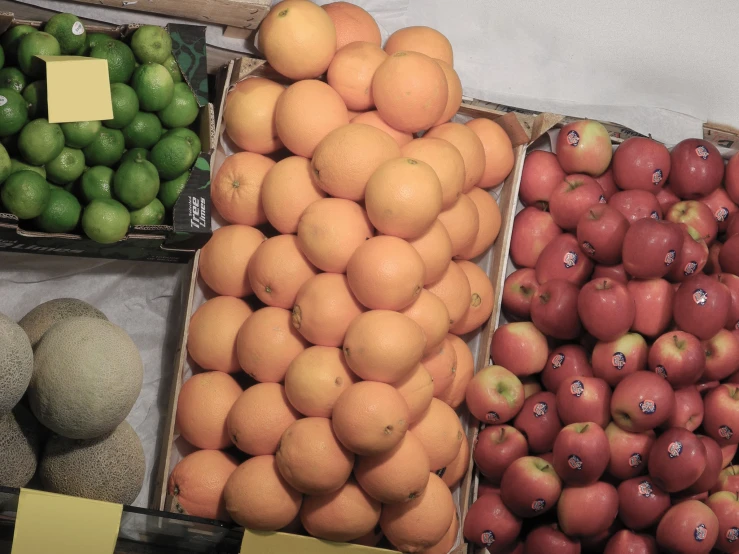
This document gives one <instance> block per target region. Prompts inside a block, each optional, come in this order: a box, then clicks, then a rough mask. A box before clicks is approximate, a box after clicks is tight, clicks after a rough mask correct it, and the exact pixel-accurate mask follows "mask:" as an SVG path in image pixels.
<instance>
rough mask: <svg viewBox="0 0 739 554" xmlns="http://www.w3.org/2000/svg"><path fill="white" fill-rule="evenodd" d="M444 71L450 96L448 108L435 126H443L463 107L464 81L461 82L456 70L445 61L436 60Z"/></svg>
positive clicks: (447, 100) (448, 95) (447, 102)
mask: <svg viewBox="0 0 739 554" xmlns="http://www.w3.org/2000/svg"><path fill="white" fill-rule="evenodd" d="M436 63H438V64H439V65H440V66H441V69H443V70H444V76H445V77H446V84H447V87H448V90H449V92H448V94H447V99H446V107H445V108H444V112H443V113H442V114H441V117H439V119H438V120H437V121H436V123H434V125H441V124H442V123H446V122H447V121H449V120H450V119H451V118H452V117H454V116H455V114H456V113H457V112H458V111H459V107H460V106H461V105H462V81H460V80H459V75H457V72H456V71H454V68H453V67H452V66H451V65H449V64H448V63H447V62H445V61H443V60H436Z"/></svg>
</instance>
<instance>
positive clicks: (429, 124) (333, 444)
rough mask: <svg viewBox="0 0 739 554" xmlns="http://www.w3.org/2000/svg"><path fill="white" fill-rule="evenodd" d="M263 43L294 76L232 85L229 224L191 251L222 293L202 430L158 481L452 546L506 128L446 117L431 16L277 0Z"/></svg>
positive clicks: (447, 70)
mask: <svg viewBox="0 0 739 554" xmlns="http://www.w3.org/2000/svg"><path fill="white" fill-rule="evenodd" d="M259 44H260V47H261V48H262V50H263V52H264V53H265V54H266V57H267V60H268V62H269V63H270V64H271V65H272V67H273V68H274V69H276V70H277V71H279V72H280V73H282V74H283V75H284V76H285V77H287V78H289V79H290V80H294V81H295V82H294V83H293V84H291V85H290V86H288V87H287V88H285V87H284V86H282V85H281V84H278V83H276V82H273V81H270V80H267V79H264V78H259V77H253V78H248V79H246V80H244V81H242V82H240V83H238V84H237V85H236V86H235V88H234V89H233V90H232V91H231V92H230V94H229V96H228V99H227V103H226V106H225V112H224V115H223V118H224V122H225V128H226V134H227V137H228V139H229V140H230V141H232V143H233V144H235V145H236V146H237V147H238V148H239V149H241V150H243V151H241V152H238V153H235V154H233V155H231V156H230V157H228V158H226V159H225V160H224V161H223V164H222V165H221V166H220V169H219V170H218V173H217V175H216V176H215V178H214V180H213V183H212V198H213V203H214V205H215V207H216V208H217V210H218V212H219V214H220V216H221V217H222V218H223V219H225V220H226V221H227V222H228V223H230V225H227V226H225V227H221V228H219V229H218V230H216V231H215V233H214V234H213V237H212V239H211V240H210V242H209V243H208V244H207V245H206V246H205V247H204V248H203V250H202V252H201V255H200V265H199V271H200V276H201V277H202V279H203V281H204V282H205V284H206V285H207V286H208V287H209V288H210V289H211V290H212V291H213V292H215V293H216V294H218V295H220V296H215V297H212V298H211V299H210V300H208V301H207V302H205V303H204V304H202V305H201V306H200V307H199V308H198V309H197V311H196V312H195V313H194V315H193V316H192V319H191V320H190V326H189V335H188V341H187V347H188V352H189V354H190V356H191V358H192V360H193V361H194V362H195V363H196V364H197V366H199V368H201V369H203V370H208V371H205V372H201V373H196V374H195V375H194V376H193V377H191V378H190V379H189V380H187V381H186V382H185V383H184V385H183V387H182V390H181V393H180V395H179V400H178V406H177V428H178V430H179V432H180V434H181V436H182V437H184V438H185V439H186V440H187V441H188V442H189V443H191V444H192V445H194V446H195V447H197V448H200V449H201V450H199V451H197V452H195V453H193V454H191V455H189V456H187V457H185V458H184V459H183V460H182V461H181V462H179V464H178V465H177V466H176V467H175V468H174V470H173V472H172V474H171V477H170V481H169V492H170V494H171V495H172V496H173V497H174V500H175V503H176V506H177V509H179V510H181V511H183V512H186V513H190V514H193V515H200V516H204V517H212V518H222V519H227V518H229V517H231V518H233V520H234V521H236V522H237V523H239V524H241V525H244V526H245V527H247V528H250V529H258V530H278V529H284V528H288V529H289V530H292V531H295V530H298V529H300V527H301V525H302V527H304V529H305V530H306V531H307V532H308V533H309V534H311V535H313V536H315V537H319V538H322V539H328V540H333V541H357V542H361V543H363V544H372V545H374V544H376V543H377V542H378V540H379V539H380V537H381V534H378V533H376V532H375V528H376V526H377V524H378V522H379V525H380V527H381V529H382V532H383V533H384V535H385V536H386V537H387V539H388V540H389V542H390V543H392V544H393V545H394V546H395V547H397V548H399V549H401V550H403V551H407V552H418V551H421V550H423V551H424V552H444V553H446V552H448V551H449V550H450V549H451V547H452V546H453V545H454V544H455V543H456V541H457V539H458V530H459V521H458V518H457V516H456V515H455V514H456V508H455V504H454V501H453V497H452V493H451V491H450V489H451V488H453V487H454V486H455V485H456V484H457V483H459V482H460V480H461V479H462V477H463V476H464V475H465V473H466V471H467V466H468V463H469V456H470V451H469V448H468V444H467V437H466V434H465V430H464V428H463V426H462V425H461V423H460V417H459V415H460V414H457V413H456V412H455V409H457V408H461V407H462V403H463V400H464V398H463V397H464V391H465V389H466V386H467V383H468V382H469V380H470V379H471V378H472V375H473V371H474V363H473V356H472V353H471V352H470V350H469V348H468V346H467V345H466V343H465V342H464V340H463V339H462V338H460V335H467V334H469V333H472V332H474V331H475V330H476V329H478V328H479V327H480V326H481V325H483V324H484V323H485V322H487V320H488V319H489V317H490V313H491V311H492V308H493V287H492V284H491V282H490V279H489V278H488V276H487V275H486V274H485V272H484V271H483V270H482V269H480V268H479V267H478V266H477V265H476V264H475V263H473V262H471V261H468V260H471V259H474V258H477V257H478V256H480V255H482V254H484V253H485V252H486V251H487V250H488V249H489V247H490V245H491V244H492V243H493V241H494V240H495V239H496V236H497V234H498V230H499V227H500V212H499V211H498V206H497V204H496V201H495V199H494V197H493V196H492V195H491V194H490V193H489V192H488V191H486V190H485V189H490V188H493V187H496V186H497V185H499V184H501V183H502V181H503V180H504V179H505V177H506V176H507V175H508V173H509V172H510V171H511V169H512V167H513V161H514V158H513V150H512V146H511V142H510V139H509V138H508V136H507V135H506V134H505V132H504V131H503V130H502V128H501V127H499V126H498V125H497V124H496V123H494V122H492V121H491V120H487V119H476V120H472V121H469V122H467V123H466V124H461V123H451V122H449V120H450V119H451V118H452V116H454V115H455V113H456V111H457V109H458V108H459V105H460V102H461V86H460V83H459V79H458V78H457V76H456V73H455V72H454V70H453V69H452V49H451V45H450V44H449V42H448V40H447V39H446V38H445V37H443V35H441V34H440V33H438V32H437V31H434V30H433V29H429V28H426V27H411V28H407V29H402V30H400V31H398V32H396V33H395V34H393V35H392V36H391V37H390V38H389V39H388V41H387V43H386V44H385V49H384V50H383V49H382V48H381V40H380V32H379V29H378V27H377V24H376V23H375V21H374V20H373V19H372V17H371V16H370V15H369V14H368V13H367V12H365V11H363V10H362V9H360V8H358V7H356V6H354V5H351V4H348V3H344V2H338V3H335V4H329V5H327V6H325V9H324V8H320V7H318V6H316V5H315V4H312V3H310V2H305V1H301V0H299V1H295V0H286V1H284V2H281V3H280V4H278V5H277V6H276V7H275V8H274V9H273V10H272V11H271V12H270V14H269V15H268V16H267V18H266V19H265V20H264V22H263V23H262V26H261V28H260V31H259ZM324 72H327V80H328V83H326V82H324V81H322V80H318V79H317V77H319V76H320V75H321V74H323V73H324ZM419 85H422V86H419ZM373 108H376V110H375V109H373ZM350 110H361V111H362V113H361V114H359V115H357V116H356V117H355V115H353V114H352V113H351V112H350ZM368 110H371V111H368ZM352 118H353V119H352ZM350 120H352V122H351V123H350ZM423 131H426V132H425V134H424V135H423V138H414V136H413V134H414V133H420V132H423ZM268 156H271V157H268ZM273 158H276V159H277V160H279V161H276V162H275V161H274V159H273ZM267 237H269V238H267ZM255 297H256V298H255ZM244 299H246V300H244ZM244 373H246V375H248V377H249V379H247V381H248V383H246V384H247V387H246V390H242V388H243V387H242V385H241V384H240V383H241V382H243V381H244V380H243V379H241V377H243V376H244ZM234 446H235V447H236V448H237V449H238V452H237V453H236V454H235V455H232V453H233V452H234V450H233V447H234ZM229 448H230V449H231V452H232V453H226V452H224V450H225V449H229ZM239 452H240V453H239ZM243 454H247V455H249V456H252V457H251V458H249V459H248V460H247V461H245V462H243V463H241V464H240V465H239V462H238V461H237V460H238V459H239V457H241V458H243ZM427 549H428V550H427Z"/></svg>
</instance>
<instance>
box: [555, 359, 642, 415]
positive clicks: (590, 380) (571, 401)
mask: <svg viewBox="0 0 739 554" xmlns="http://www.w3.org/2000/svg"><path fill="white" fill-rule="evenodd" d="M644 373H646V372H644ZM610 403H611V388H610V387H609V386H608V383H606V382H605V381H604V380H603V379H598V378H596V377H584V376H583V377H578V376H575V377H570V378H568V379H564V380H563V381H562V382H561V383H560V385H559V388H558V389H557V406H558V408H559V409H558V413H559V417H560V419H561V420H562V423H564V424H565V425H569V424H570V423H578V422H581V421H594V422H595V423H597V424H598V425H600V426H601V427H603V428H605V427H606V425H608V423H609V422H610V421H611V415H610V412H609V406H610Z"/></svg>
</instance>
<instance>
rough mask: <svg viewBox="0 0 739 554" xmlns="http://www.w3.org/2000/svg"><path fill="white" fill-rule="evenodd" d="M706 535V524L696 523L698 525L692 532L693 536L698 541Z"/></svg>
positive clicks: (702, 539) (701, 540)
mask: <svg viewBox="0 0 739 554" xmlns="http://www.w3.org/2000/svg"><path fill="white" fill-rule="evenodd" d="M707 535H708V531H706V526H705V525H704V524H703V523H701V524H700V525H698V527H696V528H695V531H694V532H693V536H694V537H695V540H697V541H698V542H703V541H704V540H705V539H706V536H707Z"/></svg>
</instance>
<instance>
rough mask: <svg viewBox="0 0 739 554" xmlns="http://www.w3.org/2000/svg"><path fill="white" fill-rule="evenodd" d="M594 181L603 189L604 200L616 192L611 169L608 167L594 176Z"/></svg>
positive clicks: (616, 188)
mask: <svg viewBox="0 0 739 554" xmlns="http://www.w3.org/2000/svg"><path fill="white" fill-rule="evenodd" d="M595 182H596V183H598V184H599V185H600V188H602V189H603V196H605V197H606V201H608V199H609V198H610V197H611V196H613V195H614V194H616V193H617V192H618V187H617V186H616V182H615V181H614V180H613V170H612V169H611V168H610V167H609V168H608V170H607V171H606V172H605V173H604V174H603V175H600V176H598V177H595Z"/></svg>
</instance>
